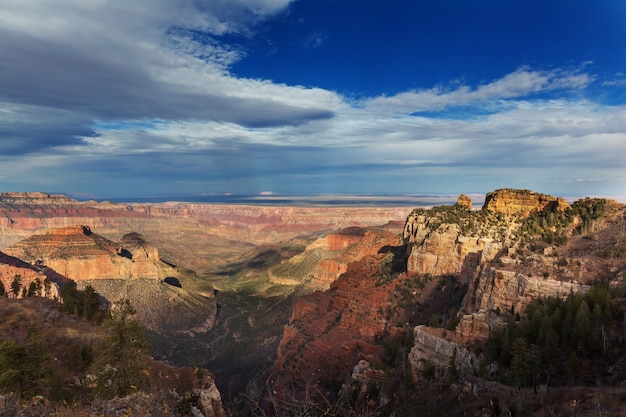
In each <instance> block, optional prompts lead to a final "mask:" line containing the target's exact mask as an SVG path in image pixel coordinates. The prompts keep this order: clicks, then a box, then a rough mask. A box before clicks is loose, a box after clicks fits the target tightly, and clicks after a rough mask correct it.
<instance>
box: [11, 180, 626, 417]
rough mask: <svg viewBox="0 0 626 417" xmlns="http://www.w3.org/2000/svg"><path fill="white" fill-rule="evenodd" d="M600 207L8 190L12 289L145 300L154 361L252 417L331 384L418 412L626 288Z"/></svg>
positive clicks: (618, 244)
mask: <svg viewBox="0 0 626 417" xmlns="http://www.w3.org/2000/svg"><path fill="white" fill-rule="evenodd" d="M597 203H598V201H597V200H591V199H590V200H580V201H578V202H573V203H571V204H570V203H567V202H566V201H565V200H563V199H562V198H558V197H553V196H549V195H544V194H540V193H536V192H533V191H529V190H513V189H501V190H496V191H494V192H492V193H489V194H487V196H486V199H485V202H484V204H483V206H482V209H479V210H473V209H472V201H471V199H469V198H468V197H466V196H464V195H461V196H460V197H459V200H458V202H457V204H455V205H451V206H435V207H432V208H413V207H283V206H246V205H219V204H197V203H193V204H192V203H177V202H171V203H156V204H136V203H126V204H112V203H108V202H93V201H89V202H78V201H76V200H72V199H69V198H67V197H65V196H60V195H47V194H43V193H3V194H0V211H1V212H2V214H3V217H4V218H5V219H6V220H5V222H4V223H3V224H2V225H1V226H0V244H1V245H0V250H1V251H2V252H0V281H1V282H2V283H3V285H4V287H5V289H7V290H10V288H11V283H12V280H13V278H14V277H15V276H16V275H20V277H21V279H22V280H23V284H22V285H23V287H28V286H30V283H31V282H33V283H37V282H44V281H46V278H48V279H47V282H48V283H49V284H48V287H46V288H47V289H46V291H48V292H47V293H46V295H47V296H49V297H50V298H57V299H58V298H59V294H60V291H61V288H62V286H63V284H64V283H66V282H67V281H68V280H71V281H73V282H76V283H77V285H78V287H79V288H85V287H86V286H87V285H89V286H91V287H93V288H95V289H96V291H97V292H98V293H99V294H101V295H102V296H103V297H104V298H105V299H106V300H108V302H114V301H116V300H120V299H130V300H131V302H132V303H133V305H134V306H135V307H136V309H137V311H138V315H139V317H140V319H141V321H142V323H143V324H144V326H146V328H147V329H148V330H149V339H150V340H151V347H152V353H153V356H154V357H155V358H156V359H159V360H162V361H167V362H169V363H173V364H177V365H185V364H187V365H188V364H190V363H193V364H199V365H202V366H203V367H206V368H208V369H210V370H211V372H212V373H213V375H214V378H215V381H216V384H217V386H218V387H219V389H220V391H221V392H222V395H223V396H224V395H225V396H226V397H228V398H236V399H237V400H235V402H234V403H237V404H239V406H238V407H241V408H240V409H238V410H239V412H242V413H251V412H252V411H253V410H252V409H251V408H250V404H257V405H259V404H263V403H264V401H265V402H266V401H269V398H272V395H274V396H276V397H275V400H276V399H279V400H285V401H287V400H302V398H303V397H302V395H304V393H305V392H308V391H307V390H308V389H309V388H312V387H315V388H314V389H315V392H316V393H317V395H322V396H324V397H325V398H326V400H332V399H334V398H337V401H340V399H341V398H343V399H342V400H341V401H343V402H342V404H344V406H348V407H357V405H358V404H356V403H355V401H360V406H363V404H365V403H366V402H367V401H370V405H372V404H375V406H376V407H378V408H379V409H380V410H392V409H393V410H395V411H394V412H397V413H400V414H399V415H410V413H409V411H408V408H406V407H409V406H410V407H414V408H413V410H417V409H419V407H420V405H419V404H417V403H415V402H414V401H416V398H417V397H419V395H417V394H415V393H413V394H411V395H412V397H410V398H412V400H411V401H413V402H411V401H409V400H408V398H409V397H407V395H409V394H407V393H408V392H410V391H407V389H408V388H407V387H409V386H412V385H411V384H415V383H418V384H419V383H420V382H419V381H424V378H425V375H430V374H431V371H432V369H435V372H434V375H435V376H437V377H438V378H440V379H445V377H446V375H447V374H448V371H446V369H449V368H450V366H453V367H454V369H455V372H456V373H457V374H458V375H460V376H459V377H458V378H461V379H460V380H464V381H466V383H467V384H470V385H471V386H472V388H471V391H472V392H473V394H472V395H474V397H475V400H476V401H479V400H481V399H484V398H485V397H483V394H481V389H484V387H485V386H487V385H489V384H491V382H489V383H487V382H485V381H482V380H479V379H477V375H478V373H479V368H480V367H481V366H485V364H484V363H482V362H481V361H483V360H484V358H483V357H482V356H481V355H480V353H477V352H476V351H475V350H474V347H476V346H478V345H481V344H484V343H486V342H487V341H488V340H489V338H490V336H491V335H492V334H494V332H497V331H498V330H499V329H501V328H503V326H505V325H506V322H507V320H509V319H510V317H511V316H513V317H515V315H517V316H518V317H519V316H524V314H525V311H526V309H527V308H528V306H529V304H530V303H531V302H533V300H537V299H541V298H545V297H555V298H558V299H565V298H566V297H567V296H569V295H570V294H573V293H577V292H583V293H584V292H587V291H589V289H590V288H591V286H593V285H595V284H596V283H598V282H605V283H608V284H607V285H611V286H618V285H621V281H622V280H623V276H624V271H625V270H626V258H625V255H624V254H625V253H626V242H625V241H624V236H626V205H623V204H620V203H617V202H613V201H607V202H606V204H605V203H604V202H603V206H602V207H603V215H602V216H601V217H600V216H595V217H594V216H592V215H591V214H589V213H592V212H593V213H592V214H594V213H595V212H594V210H596V204H597ZM566 217H567V222H564V223H562V224H561V223H558V221H561V220H562V221H564V220H563V219H565V218H566ZM555 219H557V220H558V219H561V220H558V221H557V220H555ZM12 295H14V296H15V297H22V296H24V295H25V294H22V293H20V294H12ZM363 369H366V370H367V372H365V371H363V372H361V371H359V370H363ZM350 375H352V377H351V376H350ZM355 375H356V376H355ZM359 375H361V376H359ZM346 378H348V379H350V378H352V379H350V380H351V381H353V382H346ZM363 378H366V379H367V381H368V382H367V383H366V385H367V386H368V387H370V388H371V389H372V390H375V391H376V392H377V393H378V394H377V397H376V400H374V399H372V398H373V397H372V398H370V399H369V400H366V397H367V396H366V395H365V394H364V393H363V392H364V391H363V390H366V391H367V390H368V389H369V388H367V387H365V388H364V386H363V380H364V379H363ZM428 378H430V376H428ZM354 381H356V382H354ZM407 381H409V382H407ZM410 381H414V382H410ZM415 381H417V382H415ZM353 383H357V384H360V385H359V387H357V388H355V386H353V385H351V384H353ZM478 386H481V387H483V388H477V387H478ZM297 387H299V388H297ZM455 389H456V388H455ZM463 389H465V388H462V386H461V385H459V388H458V390H457V391H455V395H462V394H461V392H462V390H463ZM268 390H269V391H268ZM303 390H304V391H303ZM357 391H358V392H361V394H359V395H357V396H356V397H355V396H354V395H356V394H354V395H353V396H352V397H350V398H351V399H346V398H344V397H342V396H345V395H346V392H352V393H354V392H357ZM427 391H428V389H426V391H424V392H427ZM272 392H273V393H274V394H272ZM486 392H487V391H486ZM416 395H417V397H416ZM484 395H488V394H484ZM357 397H358V400H357V399H355V398H357ZM242 398H245V399H246V401H244V402H243V403H242V402H241V401H242ZM391 398H395V399H396V400H394V401H391V400H390V399H391ZM401 398H405V399H407V400H406V401H402V400H399V399H401ZM442 398H443V397H442ZM446 398H447V397H446ZM346 401H347V402H346ZM371 401H373V402H371ZM429 401H430V400H429ZM429 401H425V402H424V404H427V403H428V404H430V405H429V406H432V404H431V403H430V402H429ZM442 401H443V400H442ZM455 401H456V400H454V401H453V402H455ZM481 401H482V400H481ZM234 403H232V404H234ZM242 404H243V405H242ZM455 404H456V402H455ZM394 407H395V408H394ZM355 409H356V408H355ZM451 409H452V408H451ZM389 412H391V411H389ZM402 413H405V414H402ZM406 413H409V414H406Z"/></svg>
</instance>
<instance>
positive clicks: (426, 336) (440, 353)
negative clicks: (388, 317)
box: [409, 326, 480, 376]
mask: <svg viewBox="0 0 626 417" xmlns="http://www.w3.org/2000/svg"><path fill="white" fill-rule="evenodd" d="M444 332H445V331H444V330H443V329H433V328H429V327H427V326H417V327H415V329H414V331H413V336H414V338H415V339H414V346H413V347H412V348H411V351H410V352H409V363H410V364H411V368H412V370H413V372H414V374H415V375H416V376H420V375H422V374H423V372H424V366H425V364H426V363H428V362H430V363H431V364H432V365H435V366H436V367H437V368H439V369H447V368H448V367H450V365H451V363H453V364H454V366H455V367H456V369H457V371H458V372H460V373H463V374H478V371H479V367H480V358H479V357H478V356H477V355H475V354H474V353H472V352H470V351H469V350H468V349H467V348H466V347H465V346H463V345H462V343H461V342H460V341H454V340H453V339H454V335H444Z"/></svg>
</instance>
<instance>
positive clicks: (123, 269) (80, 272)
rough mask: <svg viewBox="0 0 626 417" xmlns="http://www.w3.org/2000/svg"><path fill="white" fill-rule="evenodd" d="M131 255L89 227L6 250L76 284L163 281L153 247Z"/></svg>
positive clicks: (38, 237)
mask: <svg viewBox="0 0 626 417" xmlns="http://www.w3.org/2000/svg"><path fill="white" fill-rule="evenodd" d="M132 249H133V250H132V251H129V250H127V249H125V248H123V247H120V246H119V245H117V244H116V243H115V242H112V241H110V240H108V239H105V238H103V237H102V236H99V235H97V234H95V233H92V232H91V230H90V229H89V228H88V227H87V226H70V227H66V228H60V229H54V230H51V231H48V232H46V233H44V234H42V235H35V236H31V237H29V238H28V239H25V240H23V241H21V242H18V243H16V244H14V245H12V246H10V247H8V248H6V249H5V252H6V253H7V254H9V255H12V256H15V257H18V258H20V259H23V260H25V261H28V262H31V263H34V264H43V265H46V266H48V267H50V268H52V269H53V270H55V271H57V272H59V273H61V274H62V275H63V276H65V277H67V278H70V279H72V280H75V281H82V280H93V279H107V278H108V279H111V278H126V279H131V278H152V279H158V278H159V262H160V260H159V257H158V252H157V250H156V249H155V248H153V247H150V246H148V247H146V246H137V247H134V248H132Z"/></svg>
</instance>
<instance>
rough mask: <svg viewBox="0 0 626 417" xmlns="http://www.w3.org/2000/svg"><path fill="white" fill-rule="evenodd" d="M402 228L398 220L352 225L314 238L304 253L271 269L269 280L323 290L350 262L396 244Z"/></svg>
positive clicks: (344, 270)
mask: <svg viewBox="0 0 626 417" xmlns="http://www.w3.org/2000/svg"><path fill="white" fill-rule="evenodd" d="M401 230H402V224H401V223H399V222H389V223H388V224H386V225H385V226H382V227H375V228H357V227H351V228H348V229H342V230H339V231H338V232H336V233H331V234H328V235H326V236H324V237H321V238H318V239H316V240H315V241H314V242H313V243H311V244H310V245H309V246H308V247H307V248H306V250H305V251H304V252H303V253H301V254H299V255H296V256H294V257H292V258H291V259H289V260H287V261H285V262H284V263H283V264H281V265H278V266H276V267H274V268H272V269H270V271H269V277H270V280H271V281H272V282H275V283H281V284H286V283H290V284H293V285H297V284H305V285H306V286H307V287H308V288H310V289H314V290H325V289H327V288H329V286H330V284H331V283H332V282H333V281H335V280H336V279H337V278H338V277H339V276H340V275H341V274H343V273H344V272H346V270H347V268H348V264H350V263H351V262H354V261H356V260H358V259H360V258H362V257H364V256H367V255H375V254H376V253H378V252H379V250H380V248H381V247H383V246H386V245H387V246H393V245H397V244H398V242H399V240H400V232H401Z"/></svg>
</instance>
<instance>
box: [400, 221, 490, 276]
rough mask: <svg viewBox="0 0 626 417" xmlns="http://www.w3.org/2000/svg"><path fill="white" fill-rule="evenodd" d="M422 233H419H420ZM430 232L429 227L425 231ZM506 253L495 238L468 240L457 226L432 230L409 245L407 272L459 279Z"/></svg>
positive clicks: (444, 226) (469, 237)
mask: <svg viewBox="0 0 626 417" xmlns="http://www.w3.org/2000/svg"><path fill="white" fill-rule="evenodd" d="M418 230H419V229H418ZM421 230H423V231H426V230H429V229H428V228H427V226H426V227H424V228H423V229H421ZM501 249H502V243H501V242H497V241H494V239H492V238H483V237H476V236H464V235H463V234H462V232H461V228H460V227H459V226H458V225H456V224H446V225H442V226H440V227H439V228H437V229H436V230H429V232H428V233H427V234H425V236H424V237H423V239H422V240H421V241H420V239H419V237H417V236H416V238H414V239H413V241H412V242H411V243H410V244H409V248H408V250H409V251H410V254H409V260H408V264H407V271H408V272H409V273H412V274H430V275H435V276H436V275H451V274H452V275H456V274H460V273H461V271H463V270H467V271H473V270H474V268H475V267H476V266H478V264H479V263H480V262H482V263H485V262H490V261H491V260H493V259H494V257H495V256H496V255H497V253H498V252H499V251H500V250H501Z"/></svg>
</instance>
